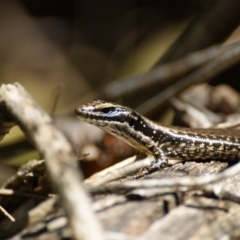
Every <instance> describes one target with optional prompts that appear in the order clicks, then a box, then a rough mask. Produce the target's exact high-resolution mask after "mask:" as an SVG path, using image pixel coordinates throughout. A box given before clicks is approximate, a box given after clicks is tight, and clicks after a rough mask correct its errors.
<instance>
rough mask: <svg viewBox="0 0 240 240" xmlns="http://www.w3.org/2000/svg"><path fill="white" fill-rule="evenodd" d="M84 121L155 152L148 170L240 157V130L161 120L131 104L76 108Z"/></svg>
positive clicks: (102, 102) (91, 104) (90, 103)
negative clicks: (172, 161)
mask: <svg viewBox="0 0 240 240" xmlns="http://www.w3.org/2000/svg"><path fill="white" fill-rule="evenodd" d="M75 112H76V114H77V116H78V118H79V119H81V120H82V121H85V122H88V123H90V124H93V125H95V126H98V127H100V128H102V129H103V130H105V131H107V132H108V133H110V134H112V135H114V136H116V137H118V138H121V139H122V140H124V141H125V142H127V143H128V144H130V145H132V146H133V147H135V148H137V149H139V150H141V151H144V152H146V153H149V154H151V155H153V156H154V158H155V161H154V162H152V163H151V166H149V167H148V169H147V170H146V171H147V172H152V171H156V170H157V169H160V168H164V167H166V166H167V164H168V159H169V158H170V159H177V160H211V159H213V160H237V159H240V132H237V131H236V130H231V129H191V128H183V127H176V126H166V125H160V124H157V123H155V122H153V121H151V120H149V119H147V118H145V117H143V116H142V115H140V114H139V113H137V112H136V111H134V110H132V109H131V108H128V107H124V106H121V105H119V104H115V103H109V102H104V101H101V100H97V101H91V102H89V103H87V104H84V105H80V106H78V107H77V108H76V110H75Z"/></svg>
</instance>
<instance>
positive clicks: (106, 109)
mask: <svg viewBox="0 0 240 240" xmlns="http://www.w3.org/2000/svg"><path fill="white" fill-rule="evenodd" d="M99 111H100V112H102V113H111V112H112V111H113V108H112V107H106V108H102V109H100V110H99Z"/></svg>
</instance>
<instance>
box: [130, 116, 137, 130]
mask: <svg viewBox="0 0 240 240" xmlns="http://www.w3.org/2000/svg"><path fill="white" fill-rule="evenodd" d="M135 124H136V120H135V119H134V118H131V119H130V121H129V126H130V127H131V128H134V126H135Z"/></svg>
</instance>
